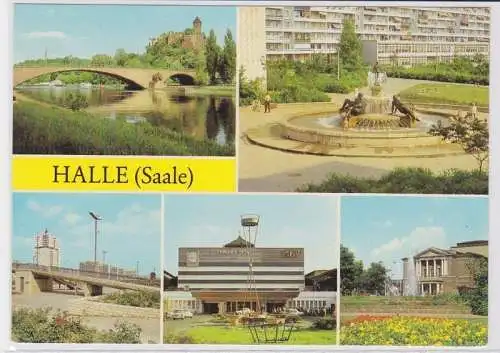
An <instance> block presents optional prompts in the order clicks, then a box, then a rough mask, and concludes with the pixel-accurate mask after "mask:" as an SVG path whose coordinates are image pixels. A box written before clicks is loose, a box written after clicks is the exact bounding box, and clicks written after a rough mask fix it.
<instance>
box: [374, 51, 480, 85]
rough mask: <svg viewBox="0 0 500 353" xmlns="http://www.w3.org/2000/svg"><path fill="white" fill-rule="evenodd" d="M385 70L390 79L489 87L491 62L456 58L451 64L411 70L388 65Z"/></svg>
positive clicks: (433, 64) (417, 67)
mask: <svg viewBox="0 0 500 353" xmlns="http://www.w3.org/2000/svg"><path fill="white" fill-rule="evenodd" d="M383 70H384V71H385V72H386V74H387V76H388V77H397V78H406V79H414V80H429V81H440V82H455V83H469V84H479V85H485V86H487V85H489V61H488V59H487V58H484V57H481V56H476V57H474V58H472V59H469V58H465V57H456V58H454V60H453V61H452V62H451V63H438V64H436V63H432V64H426V65H417V66H413V67H410V68H405V67H402V66H395V65H392V66H391V65H387V66H385V67H384V68H383Z"/></svg>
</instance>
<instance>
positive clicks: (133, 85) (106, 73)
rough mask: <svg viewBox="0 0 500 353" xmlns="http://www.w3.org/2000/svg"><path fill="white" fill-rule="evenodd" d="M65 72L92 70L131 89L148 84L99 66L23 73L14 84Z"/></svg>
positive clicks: (137, 88)
mask: <svg viewBox="0 0 500 353" xmlns="http://www.w3.org/2000/svg"><path fill="white" fill-rule="evenodd" d="M64 72H91V73H95V74H100V75H103V76H108V77H113V78H115V79H117V80H120V81H122V82H124V83H125V84H126V85H127V88H128V89H130V90H142V89H145V88H146V86H143V85H142V84H141V83H139V82H136V81H134V80H133V79H130V78H128V77H126V76H124V75H120V74H117V73H114V72H110V71H108V70H99V69H98V68H95V69H93V68H68V69H61V68H55V69H54V70H44V72H42V73H36V72H33V74H32V75H23V77H22V78H21V79H19V80H22V81H19V80H14V85H15V86H18V85H20V84H22V83H24V82H26V81H29V80H32V79H34V78H37V77H40V76H42V75H46V74H58V73H64Z"/></svg>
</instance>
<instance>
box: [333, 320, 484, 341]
mask: <svg viewBox="0 0 500 353" xmlns="http://www.w3.org/2000/svg"><path fill="white" fill-rule="evenodd" d="M487 336H488V329H487V326H486V324H484V323H482V322H474V321H470V320H464V319H456V320H449V319H441V318H418V317H411V316H406V317H405V316H393V317H390V318H389V317H369V316H363V317H358V318H356V319H354V320H351V321H349V322H347V323H346V324H345V325H342V327H341V330H340V342H341V344H343V345H377V346H382V345H392V346H407V345H412V346H481V345H486V343H487Z"/></svg>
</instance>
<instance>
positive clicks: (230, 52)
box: [219, 29, 236, 84]
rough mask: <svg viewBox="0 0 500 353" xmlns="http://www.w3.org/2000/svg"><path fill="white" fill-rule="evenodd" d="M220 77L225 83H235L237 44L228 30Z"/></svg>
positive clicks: (221, 60)
mask: <svg viewBox="0 0 500 353" xmlns="http://www.w3.org/2000/svg"><path fill="white" fill-rule="evenodd" d="M219 75H220V77H221V79H222V81H223V82H224V83H228V84H230V83H233V82H234V78H235V76H236V43H235V42H234V40H233V34H232V33H231V30H230V29H228V30H227V32H226V36H225V37H224V49H223V50H222V55H221V59H220V70H219Z"/></svg>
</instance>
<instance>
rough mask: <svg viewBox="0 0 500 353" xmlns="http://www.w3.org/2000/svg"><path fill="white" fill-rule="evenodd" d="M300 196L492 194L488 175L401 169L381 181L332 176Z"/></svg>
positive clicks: (485, 173)
mask: <svg viewBox="0 0 500 353" xmlns="http://www.w3.org/2000/svg"><path fill="white" fill-rule="evenodd" d="M297 191H298V192H315V193H394V194H467V195H471V194H472V195H487V194H488V173H487V172H484V171H478V170H474V171H465V170H456V169H451V170H447V171H445V172H442V173H440V174H434V173H433V172H432V171H431V170H429V169H424V168H397V169H395V170H393V171H391V172H389V173H387V174H385V175H383V176H382V177H381V178H378V179H375V178H358V177H353V176H350V175H341V174H331V175H330V176H329V177H328V178H327V179H326V180H325V181H323V182H321V183H319V184H307V185H305V186H302V187H300V188H299V189H298V190H297Z"/></svg>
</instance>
